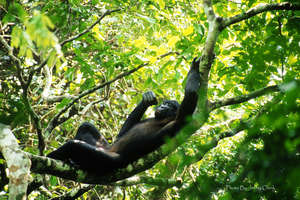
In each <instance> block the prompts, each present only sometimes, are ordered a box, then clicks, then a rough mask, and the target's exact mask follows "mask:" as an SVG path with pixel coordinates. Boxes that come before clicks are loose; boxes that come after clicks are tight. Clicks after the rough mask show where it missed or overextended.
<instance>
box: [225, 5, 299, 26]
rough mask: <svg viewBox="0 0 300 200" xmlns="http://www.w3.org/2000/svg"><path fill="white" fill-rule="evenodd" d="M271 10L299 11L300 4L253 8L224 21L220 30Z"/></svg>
mask: <svg viewBox="0 0 300 200" xmlns="http://www.w3.org/2000/svg"><path fill="white" fill-rule="evenodd" d="M271 10H300V3H289V2H284V3H272V4H260V5H258V6H255V7H254V8H251V9H250V10H248V11H246V12H245V13H242V14H239V15H236V16H233V17H230V18H226V19H224V23H223V25H222V29H224V28H226V27H227V26H230V25H232V24H235V23H237V22H240V21H243V20H245V19H249V18H251V17H253V16H255V15H257V14H260V13H262V12H265V11H271Z"/></svg>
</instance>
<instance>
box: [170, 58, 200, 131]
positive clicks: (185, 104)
mask: <svg viewBox="0 0 300 200" xmlns="http://www.w3.org/2000/svg"><path fill="white" fill-rule="evenodd" d="M199 64H200V59H197V58H194V60H193V62H192V64H191V67H190V71H189V73H188V75H187V81H186V86H185V90H184V98H183V100H182V102H181V104H180V107H179V111H178V113H177V116H176V120H175V122H176V124H181V125H184V124H185V122H186V118H187V117H188V116H190V115H192V114H193V112H194V111H195V109H196V106H197V101H198V89H199V87H200V72H199Z"/></svg>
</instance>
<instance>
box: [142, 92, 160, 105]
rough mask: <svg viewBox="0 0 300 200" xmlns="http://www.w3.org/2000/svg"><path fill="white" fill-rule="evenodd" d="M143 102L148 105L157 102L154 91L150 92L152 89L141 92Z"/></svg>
mask: <svg viewBox="0 0 300 200" xmlns="http://www.w3.org/2000/svg"><path fill="white" fill-rule="evenodd" d="M143 103H144V104H146V105H148V106H152V105H156V104H157V103H158V102H157V99H156V97H155V94H154V92H152V91H148V92H145V93H144V94H143Z"/></svg>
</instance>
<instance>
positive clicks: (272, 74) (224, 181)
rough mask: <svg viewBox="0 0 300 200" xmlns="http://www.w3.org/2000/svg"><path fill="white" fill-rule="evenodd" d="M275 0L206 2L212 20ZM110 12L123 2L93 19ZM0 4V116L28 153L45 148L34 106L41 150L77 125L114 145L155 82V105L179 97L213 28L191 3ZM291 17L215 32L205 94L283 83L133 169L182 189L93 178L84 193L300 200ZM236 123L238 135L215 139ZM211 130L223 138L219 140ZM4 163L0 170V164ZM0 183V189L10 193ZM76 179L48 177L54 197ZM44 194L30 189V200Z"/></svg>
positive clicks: (269, 15)
mask: <svg viewBox="0 0 300 200" xmlns="http://www.w3.org/2000/svg"><path fill="white" fill-rule="evenodd" d="M278 2H281V1H279V0H269V1H254V0H252V1H224V0H218V1H213V8H214V11H215V13H216V14H217V15H219V16H222V17H232V16H235V15H237V14H240V13H243V12H245V11H247V10H249V9H250V8H253V7H255V6H257V5H258V4H259V3H278ZM114 9H120V10H117V11H115V12H112V13H110V14H108V15H107V16H104V18H103V19H102V20H101V21H100V22H99V23H97V24H96V25H95V26H92V27H91V25H92V24H93V23H95V22H96V21H97V20H99V19H100V17H101V16H102V15H103V14H104V13H105V11H107V10H114ZM0 11H1V12H0V18H1V23H0V35H1V37H2V38H3V40H5V41H6V42H7V44H8V45H9V46H10V47H11V48H12V49H11V51H10V50H9V49H8V48H7V47H6V46H5V43H3V42H0V47H1V48H0V80H1V83H0V122H1V123H5V124H9V125H11V127H12V129H13V132H14V134H15V135H16V137H17V138H18V140H19V144H20V145H21V147H22V149H23V150H25V151H27V152H30V153H34V154H39V153H41V152H40V149H39V148H38V145H39V143H40V138H39V136H38V134H37V132H38V129H39V128H38V126H37V125H36V124H35V121H34V120H35V117H34V115H33V113H32V112H31V110H33V111H34V113H35V114H36V116H38V119H39V121H40V123H41V124H40V129H41V130H43V131H42V134H43V137H44V140H45V143H46V149H45V151H44V153H45V154H47V153H49V152H50V151H52V150H54V149H55V148H57V147H58V146H60V145H62V144H63V143H64V142H65V141H67V140H68V139H70V138H72V137H73V136H74V134H75V131H76V127H78V126H79V124H80V123H81V122H84V121H90V122H92V123H93V124H95V125H96V126H97V127H98V128H99V130H100V131H101V133H102V134H103V135H104V136H105V137H106V138H107V139H108V141H109V142H113V141H114V140H115V136H116V134H117V133H118V130H119V129H120V127H121V125H122V124H123V123H124V120H125V119H126V116H127V115H128V114H129V113H130V111H132V110H133V108H134V107H135V105H136V104H137V103H138V102H139V101H140V100H141V94H142V93H143V92H145V91H148V90H152V91H153V92H154V93H155V94H156V95H157V96H158V98H159V100H160V101H161V100H162V99H167V98H168V99H177V100H179V101H180V100H182V97H183V87H184V82H185V80H184V77H186V74H187V70H188V69H189V64H190V63H191V61H192V59H193V58H194V57H195V56H201V55H202V53H201V52H202V51H203V49H204V45H205V42H206V39H207V35H208V32H209V31H208V29H209V24H208V22H207V17H206V15H205V12H204V9H203V5H202V3H199V1H174V0H154V1H146V0H144V1H137V0H131V1H122V0H114V1H107V0H103V1H96V0H89V1H87V0H69V1H59V0H54V1H46V0H31V1H23V0H15V1H4V0H0ZM299 16H300V11H282V10H275V11H267V12H263V13H261V14H259V15H255V16H253V17H251V18H249V19H246V20H243V21H241V22H239V23H236V24H233V25H231V26H228V27H226V29H224V30H223V31H222V32H221V33H220V35H219V37H218V40H217V43H216V46H215V50H214V52H215V55H216V57H215V60H214V63H213V65H212V68H211V70H210V76H209V82H208V90H207V96H208V99H209V101H210V102H218V101H221V100H224V99H228V98H232V97H237V96H241V95H245V94H249V93H251V92H253V91H256V90H258V89H260V88H263V87H267V86H270V85H274V84H277V85H282V84H283V86H282V88H281V93H280V94H278V93H276V92H273V93H270V94H268V95H265V96H259V97H257V98H252V99H251V100H249V101H244V102H242V103H240V104H237V103H236V104H233V105H230V106H226V107H220V108H217V109H215V110H213V111H212V112H211V113H210V115H209V118H208V119H207V121H206V123H205V124H204V126H202V127H201V129H200V130H198V131H197V132H196V133H195V134H194V135H193V136H192V137H190V139H189V140H188V141H186V142H185V143H184V144H183V145H181V146H180V147H178V148H177V150H176V152H174V153H173V154H171V155H170V156H168V157H167V158H166V159H164V160H162V161H161V162H159V163H158V164H156V165H155V166H154V167H153V168H152V169H150V170H147V171H145V172H143V173H140V174H139V176H142V175H143V176H147V177H153V178H165V179H172V178H176V177H180V178H181V179H182V180H183V184H182V185H181V187H172V186H168V185H164V186H160V185H157V186H153V185H152V184H147V183H144V184H142V185H131V186H127V187H123V186H97V187H96V188H95V190H90V191H89V192H87V193H85V194H83V195H82V197H83V199H95V198H99V199H101V198H113V199H123V198H124V199H125V198H126V199H149V198H151V199H159V198H165V199H184V198H186V199H242V198H245V199H257V198H258V196H259V198H261V199H277V198H278V199H292V198H298V199H300V185H299V182H298V179H299V174H300V172H299V171H300V168H299V166H300V165H299V154H300V152H299V149H300V142H299V141H300V136H299V132H300V131H299V118H300V116H299V103H300V98H299V91H300V87H299V84H296V83H294V84H293V83H291V81H292V80H296V79H299V78H300V59H299V55H300V54H299V53H300V52H299V49H300V48H299V44H300V28H299V27H300V26H299V23H300V21H299ZM86 30H88V31H87V32H86V33H85V34H82V35H80V37H77V38H76V39H75V38H74V39H73V40H71V41H67V39H70V38H73V37H74V36H76V35H78V34H80V33H82V32H84V31H86ZM12 55H14V56H15V57H16V58H17V59H18V60H19V61H20V62H21V64H20V63H19V64H16V61H15V59H14V58H13V56H12ZM146 63H147V64H148V65H146V66H143V67H141V68H139V69H138V70H137V71H136V72H134V73H131V74H130V75H128V76H124V77H122V78H120V79H117V80H116V81H114V82H113V83H111V84H108V85H107V86H106V87H101V88H99V89H97V90H95V91H94V92H91V93H89V94H88V95H85V96H83V97H82V98H80V99H79V100H78V101H77V102H76V103H75V104H74V106H73V107H72V108H71V109H69V110H67V112H64V113H63V114H62V115H61V116H60V117H61V118H60V119H62V118H65V119H66V120H63V121H61V122H63V123H58V122H55V123H58V124H55V123H53V122H52V121H51V120H52V119H53V118H54V117H55V116H56V115H57V114H58V113H59V112H61V111H63V109H64V108H65V107H66V106H67V105H68V104H69V103H70V102H72V100H74V98H76V97H78V96H79V95H80V94H83V93H84V92H86V91H89V90H92V89H94V88H95V87H97V86H99V85H101V84H103V83H106V82H107V81H110V80H113V79H114V78H115V77H117V76H118V75H120V74H122V73H124V72H128V71H130V70H132V69H135V68H137V67H139V66H141V65H143V64H146ZM28 80H30V81H29V83H30V84H29V85H27V87H24V86H26V84H25V85H24V83H26V81H28ZM22 81H23V83H22ZM274 99H275V100H276V99H279V101H276V103H272V102H273V100H274ZM28 102H29V103H28ZM270 102H271V103H270ZM265 107H267V110H266V111H265V110H264V109H265ZM262 110H263V113H262V114H261V112H262ZM146 115H147V116H148V117H149V116H151V115H152V110H150V111H149V112H147V113H146ZM257 115H258V117H256V116H257ZM195 118H196V120H197V116H196V117H195ZM244 120H248V121H247V126H246V127H244V128H243V129H242V131H238V132H237V133H236V134H234V135H230V136H231V137H226V138H224V139H223V137H222V135H223V134H224V133H225V132H227V131H231V130H234V129H236V128H239V127H240V125H241V121H244ZM51 123H53V125H54V127H53V129H51V127H50V126H49V124H51ZM49 127H50V129H48V128H49ZM216 138H220V139H221V140H219V141H218V143H217V144H216V143H215V140H216ZM0 166H1V172H3V170H2V168H3V167H2V166H3V165H2V160H0ZM2 180H3V181H4V178H2V176H1V178H0V181H2ZM5 181H7V180H5ZM0 185H1V191H2V192H1V193H0V195H4V196H5V195H7V187H5V186H4V184H0ZM74 187H76V188H77V187H79V183H74V182H69V181H66V180H63V179H59V178H58V177H55V176H50V179H49V182H48V191H49V193H50V194H51V195H52V197H56V196H60V195H62V194H65V193H67V192H69V191H71V190H72V189H73V188H74ZM97 191H98V192H97ZM45 195H47V194H45V193H44V192H42V191H40V190H37V192H36V193H32V194H31V196H30V198H31V199H34V198H37V199H43V198H44V197H45ZM48 195H49V194H48ZM124 195H125V197H124ZM45 198H46V197H45Z"/></svg>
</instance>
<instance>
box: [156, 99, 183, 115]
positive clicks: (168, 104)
mask: <svg viewBox="0 0 300 200" xmlns="http://www.w3.org/2000/svg"><path fill="white" fill-rule="evenodd" d="M178 108H179V103H178V102H177V101H173V100H165V101H163V102H162V104H160V105H159V106H157V107H156V109H155V119H164V118H168V117H176V113H177V110H178Z"/></svg>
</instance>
